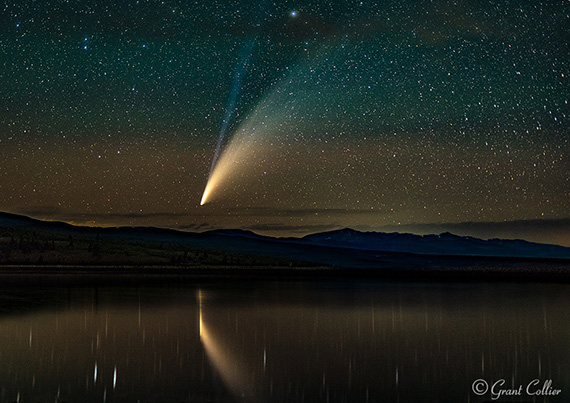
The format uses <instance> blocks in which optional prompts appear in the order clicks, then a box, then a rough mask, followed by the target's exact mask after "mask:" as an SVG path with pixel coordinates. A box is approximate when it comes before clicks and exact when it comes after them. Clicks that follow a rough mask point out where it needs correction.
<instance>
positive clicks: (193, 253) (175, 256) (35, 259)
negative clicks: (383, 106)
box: [0, 213, 570, 269]
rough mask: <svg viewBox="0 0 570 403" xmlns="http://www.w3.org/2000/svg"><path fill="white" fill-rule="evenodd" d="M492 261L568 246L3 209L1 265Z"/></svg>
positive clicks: (366, 265) (557, 255)
mask: <svg viewBox="0 0 570 403" xmlns="http://www.w3.org/2000/svg"><path fill="white" fill-rule="evenodd" d="M489 259H491V260H493V261H494V262H495V263H497V262H499V263H501V262H503V263H504V262H511V261H513V259H514V260H528V259H549V260H553V261H558V262H559V263H560V262H562V263H564V264H568V263H570V248H566V247H562V246H556V245H547V244H538V243H532V242H527V241H523V240H503V239H489V240H482V239H478V238H472V237H465V236H456V235H453V234H450V233H443V234H439V235H423V236H421V235H413V234H400V233H381V232H359V231H355V230H352V229H341V230H337V231H329V232H322V233H316V234H312V235H307V236H305V237H302V238H275V237H268V236H262V235H258V234H255V233H254V232H251V231H245V230H215V231H208V232H203V233H191V232H182V231H176V230H171V229H161V228H152V227H118V228H99V227H82V226H73V225H70V224H65V223H61V222H50V221H40V220H35V219H32V218H29V217H25V216H19V215H14V214H8V213H0V265H6V264H34V263H37V264H43V265H45V264H48V265H49V264H68V265H71V264H77V265H90V264H101V265H102V264H105V265H113V264H117V265H157V264H163V265H179V266H189V267H190V266H200V265H206V266H209V265H234V266H236V265H237V266H250V265H257V266H282V265H289V266H335V267H343V268H360V269H373V268H394V267H441V266H449V265H459V266H461V265H472V264H473V263H474V262H480V261H482V260H483V261H489Z"/></svg>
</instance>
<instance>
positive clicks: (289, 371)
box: [0, 280, 570, 403]
mask: <svg viewBox="0 0 570 403" xmlns="http://www.w3.org/2000/svg"><path fill="white" fill-rule="evenodd" d="M0 291H1V292H0V357H1V358H2V365H1V366H0V403H4V402H6V403H8V402H14V401H18V397H19V399H20V401H21V402H48V401H59V402H63V401H67V402H84V403H96V402H97V403H101V402H104V401H106V402H109V403H111V402H117V403H118V402H121V403H122V402H136V401H141V402H151V401H162V402H204V401H211V402H302V401H305V402H326V401H330V402H343V401H347V402H367V401H368V402H391V401H398V400H399V401H402V402H408V401H409V402H413V401H433V402H437V401H472V402H476V401H483V400H491V398H490V396H485V397H483V398H477V397H476V396H475V395H474V394H473V392H472V389H471V385H472V383H473V382H474V380H476V379H485V380H488V381H492V380H498V379H507V381H508V382H509V384H510V383H511V382H515V384H516V385H518V384H519V383H528V382H530V381H532V380H533V379H540V380H543V381H545V380H549V379H551V380H552V382H553V387H555V388H556V389H561V390H562V391H563V393H564V395H563V396H561V399H559V400H556V399H553V400H551V401H553V402H556V401H568V397H570V347H569V345H568V339H569V338H570V324H569V322H568V317H570V293H569V292H568V291H569V286H568V285H567V284H532V283H528V284H511V283H500V284H485V283H478V284H461V283H450V284H437V283H432V284H416V283H398V282H388V283H382V282H369V283H358V282H350V281H348V280H346V281H342V282H340V281H339V282H332V283H315V282H308V283H307V282H301V281H299V282H294V283H291V282H288V283H280V282H262V281H259V282H255V283H253V284H252V283H251V282H248V281H232V282H225V283H224V282H219V283H213V282H212V283H210V284H206V285H201V286H196V285H194V284H187V285H184V284H177V285H176V286H175V287H174V286H172V287H170V286H167V287H142V288H137V287H132V286H129V287H110V288H105V287H98V288H92V289H90V288H82V289H73V288H71V289H67V288H61V289H58V288H53V289H47V290H46V289H45V288H39V289H33V288H31V287H26V288H25V289H22V288H20V289H15V288H6V289H3V290H0ZM30 334H32V335H33V337H32V338H30ZM526 400H529V401H530V400H532V399H526ZM505 401H511V400H508V399H506V400H505ZM541 401H542V400H541Z"/></svg>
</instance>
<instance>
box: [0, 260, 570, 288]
mask: <svg viewBox="0 0 570 403" xmlns="http://www.w3.org/2000/svg"><path fill="white" fill-rule="evenodd" d="M254 280H261V281H267V280H272V281H326V280H405V281H409V282H416V281H421V282H430V281H433V282H442V281H443V282H446V281H451V282H485V281H504V282H543V283H550V282H563V283H570V263H569V262H532V261H530V262H524V261H522V262H511V263H510V264H505V265H489V264H485V263H484V262H481V263H479V264H477V263H474V264H472V265H458V266H449V267H384V268H372V269H371V268H365V269H364V268H340V267H330V266H314V267H289V266H273V267H271V266H270V267H268V266H253V267H244V266H186V267H184V266H164V265H163V266H152V265H148V266H140V265H138V266H124V265H121V266H119V265H117V266H114V265H105V266H95V265H86V266H77V265H73V266H65V265H46V266H38V265H5V266H0V282H1V283H2V284H12V285H13V284H20V285H26V284H29V285H47V284H67V285H98V284H114V283H120V284H137V283H148V282H153V283H173V282H196V281H205V282H209V281H254Z"/></svg>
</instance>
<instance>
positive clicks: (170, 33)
mask: <svg viewBox="0 0 570 403" xmlns="http://www.w3.org/2000/svg"><path fill="white" fill-rule="evenodd" d="M0 7H2V9H1V11H0V80H1V82H2V85H1V87H0V210H2V211H8V212H15V213H21V214H26V215H30V216H33V217H37V218H41V219H52V220H63V221H67V222H70V223H75V224H87V225H102V226H109V225H113V226H114V225H152V226H160V227H170V228H177V229H181V230H191V231H203V230H207V229H214V228H244V229H251V230H254V231H256V232H258V233H264V234H271V235H279V236H299V235H303V234H306V233H311V232H318V231H323V230H330V229H334V228H342V227H352V228H356V229H361V230H378V231H400V232H415V233H420V234H422V233H434V232H436V233H437V232H442V231H451V232H453V233H457V234H462V235H463V234H464V235H467V234H469V235H474V236H478V237H483V238H491V237H505V238H524V239H529V240H533V241H537V242H549V243H558V244H563V245H568V246H570V160H569V158H570V144H569V138H570V124H569V120H568V119H569V113H570V109H569V105H568V101H569V98H570V86H569V82H568V77H569V75H570V56H569V54H570V44H569V42H570V34H569V31H568V29H567V26H568V23H569V22H570V2H568V1H566V0H559V1H540V0H532V1H530V0H522V1H520V2H512V1H474V0H464V1H460V0H457V1H453V0H451V1H401V0H398V1H395V0H394V1H392V0H388V1H383V2H375V1H352V0H343V1H340V0H330V1H322V0H320V1H279V2H272V1H268V0H262V1H251V0H235V1H229V0H219V1H215V0H214V1H204V2H202V1H200V2H186V1H174V0H165V1H154V0H152V1H143V0H139V1H136V0H121V1H118V0H97V1H95V0H82V1H79V0H67V1H65V0H57V1H50V0H45V1H39V0H38V1H32V0H26V1H17V2H16V1H7V2H4V3H3V4H2V5H1V6H0ZM224 126H226V127H225V128H224ZM218 143H219V144H220V153H219V158H218V157H215V156H214V155H215V154H216V153H215V150H216V147H217V144H218ZM214 159H215V161H214V162H215V163H214V164H213V165H214V166H215V167H214V169H213V171H212V173H211V167H212V161H213V160H214ZM214 176H215V177H216V180H215V182H216V183H215V186H213V188H212V191H211V193H210V195H209V199H208V202H207V203H205V204H204V205H203V206H200V201H201V198H202V195H203V193H204V189H205V187H206V184H207V183H209V182H208V178H213V177H214Z"/></svg>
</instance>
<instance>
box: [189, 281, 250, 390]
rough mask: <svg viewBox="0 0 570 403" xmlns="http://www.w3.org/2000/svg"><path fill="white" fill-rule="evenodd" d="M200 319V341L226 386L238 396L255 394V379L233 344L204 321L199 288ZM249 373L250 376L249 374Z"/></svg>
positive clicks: (202, 303)
mask: <svg viewBox="0 0 570 403" xmlns="http://www.w3.org/2000/svg"><path fill="white" fill-rule="evenodd" d="M198 306H199V321H200V341H201V342H202V345H203V346H204V350H205V351H206V354H207V356H208V359H209V360H210V362H211V363H212V365H213V366H214V367H215V368H216V370H217V371H218V373H219V374H220V376H221V377H222V379H223V381H224V383H225V384H226V386H227V387H228V388H229V389H230V390H231V391H232V393H234V394H235V395H237V396H241V397H246V396H250V397H251V396H253V395H254V393H253V385H254V379H253V378H252V377H251V374H249V373H248V368H247V367H246V366H245V365H244V364H245V363H244V362H243V361H240V359H239V358H238V357H236V356H234V353H233V352H232V346H231V345H228V344H225V343H224V338H223V335H221V336H222V337H219V338H218V337H216V334H215V333H214V332H211V331H210V329H209V328H208V326H207V325H206V324H205V322H204V312H203V311H204V302H203V296H202V290H198ZM248 375H249V376H248Z"/></svg>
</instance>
